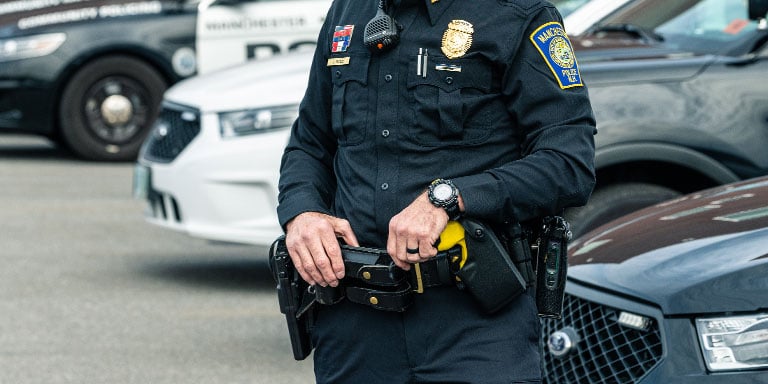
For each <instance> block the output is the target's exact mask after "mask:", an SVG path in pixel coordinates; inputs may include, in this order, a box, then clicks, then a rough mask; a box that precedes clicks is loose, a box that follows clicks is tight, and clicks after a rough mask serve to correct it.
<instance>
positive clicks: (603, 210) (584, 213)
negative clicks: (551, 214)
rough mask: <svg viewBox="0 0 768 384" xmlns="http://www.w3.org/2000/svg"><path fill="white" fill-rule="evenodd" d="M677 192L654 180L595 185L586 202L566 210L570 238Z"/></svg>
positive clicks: (678, 194)
mask: <svg viewBox="0 0 768 384" xmlns="http://www.w3.org/2000/svg"><path fill="white" fill-rule="evenodd" d="M679 196H681V193H680V192H678V191H675V190H674V189H670V188H667V187H663V186H660V185H656V184H647V183H623V184H615V185H609V186H607V187H604V188H600V189H596V190H595V192H594V193H593V194H592V197H590V199H589V202H588V203H587V205H585V206H583V207H579V208H572V209H569V210H567V211H566V213H565V216H566V218H567V219H568V221H569V222H570V223H571V231H572V232H573V238H576V237H579V236H581V235H583V234H585V233H587V232H589V231H590V230H592V229H595V228H597V227H599V226H600V225H603V224H605V223H607V222H609V221H611V220H613V219H616V218H619V217H621V216H624V215H626V214H628V213H630V212H633V211H636V210H638V209H640V208H645V207H647V206H650V205H653V204H656V203H659V202H662V201H665V200H669V199H674V198H676V197H679Z"/></svg>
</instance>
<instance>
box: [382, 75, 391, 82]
mask: <svg viewBox="0 0 768 384" xmlns="http://www.w3.org/2000/svg"><path fill="white" fill-rule="evenodd" d="M384 80H385V81H386V82H387V83H389V82H390V81H392V75H389V74H387V75H384Z"/></svg>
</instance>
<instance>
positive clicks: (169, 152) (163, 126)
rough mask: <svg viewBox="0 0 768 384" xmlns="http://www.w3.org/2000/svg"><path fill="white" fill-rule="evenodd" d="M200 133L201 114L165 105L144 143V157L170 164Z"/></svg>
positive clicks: (178, 106)
mask: <svg viewBox="0 0 768 384" xmlns="http://www.w3.org/2000/svg"><path fill="white" fill-rule="evenodd" d="M199 133H200V113H199V112H198V111H197V110H196V109H193V108H189V107H184V106H180V105H177V104H170V103H165V104H163V108H162V109H161V110H160V115H159V116H158V118H157V121H156V122H155V126H154V128H153V129H152V132H151V133H150V134H149V136H147V139H146V141H145V142H144V149H143V156H144V158H146V159H147V160H150V161H154V162H158V163H170V162H171V161H173V160H174V159H175V158H176V157H177V156H178V155H179V154H180V153H181V151H183V150H184V148H186V147H187V145H189V143H190V142H192V140H193V139H194V138H195V137H196V136H197V135H198V134H199Z"/></svg>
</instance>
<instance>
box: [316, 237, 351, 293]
mask: <svg viewBox="0 0 768 384" xmlns="http://www.w3.org/2000/svg"><path fill="white" fill-rule="evenodd" d="M322 240H323V247H324V248H325V255H326V256H327V257H326V258H325V259H322V260H320V261H317V260H316V265H317V267H318V268H319V269H320V273H321V274H322V275H323V278H324V279H325V281H326V282H327V283H328V284H329V285H330V286H332V287H335V286H337V285H338V280H340V279H342V278H344V259H343V257H342V256H341V247H340V246H339V241H338V240H336V238H330V239H328V238H323V239H322Z"/></svg>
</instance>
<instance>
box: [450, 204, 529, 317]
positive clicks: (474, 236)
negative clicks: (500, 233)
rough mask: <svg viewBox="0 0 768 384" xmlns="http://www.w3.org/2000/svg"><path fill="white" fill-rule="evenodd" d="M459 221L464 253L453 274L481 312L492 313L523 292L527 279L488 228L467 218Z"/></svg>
mask: <svg viewBox="0 0 768 384" xmlns="http://www.w3.org/2000/svg"><path fill="white" fill-rule="evenodd" d="M460 222H461V225H462V226H463V227H464V231H465V241H466V247H467V256H466V260H465V261H464V264H463V265H462V266H461V268H460V269H458V271H457V272H456V275H457V276H458V277H459V278H460V279H461V284H462V285H463V286H464V287H465V288H466V290H467V291H469V293H470V294H472V296H473V297H474V298H475V300H476V301H477V303H478V304H479V305H480V307H481V308H482V309H483V310H484V311H485V312H487V313H493V312H496V311H498V310H499V309H501V308H503V307H504V306H506V305H507V304H509V303H510V302H512V300H514V299H515V298H517V297H518V296H519V295H520V294H522V293H523V292H525V291H526V289H527V286H528V282H526V280H525V278H524V277H523V275H522V274H521V273H520V271H519V270H518V268H517V267H516V266H515V263H514V262H513V260H512V257H511V256H510V255H509V254H508V253H507V249H506V247H505V245H504V244H502V243H501V241H500V240H499V238H498V237H497V235H496V234H495V233H494V231H493V230H491V228H490V227H488V226H486V225H485V224H483V223H482V222H480V221H476V220H472V219H468V218H464V219H461V220H460Z"/></svg>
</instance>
